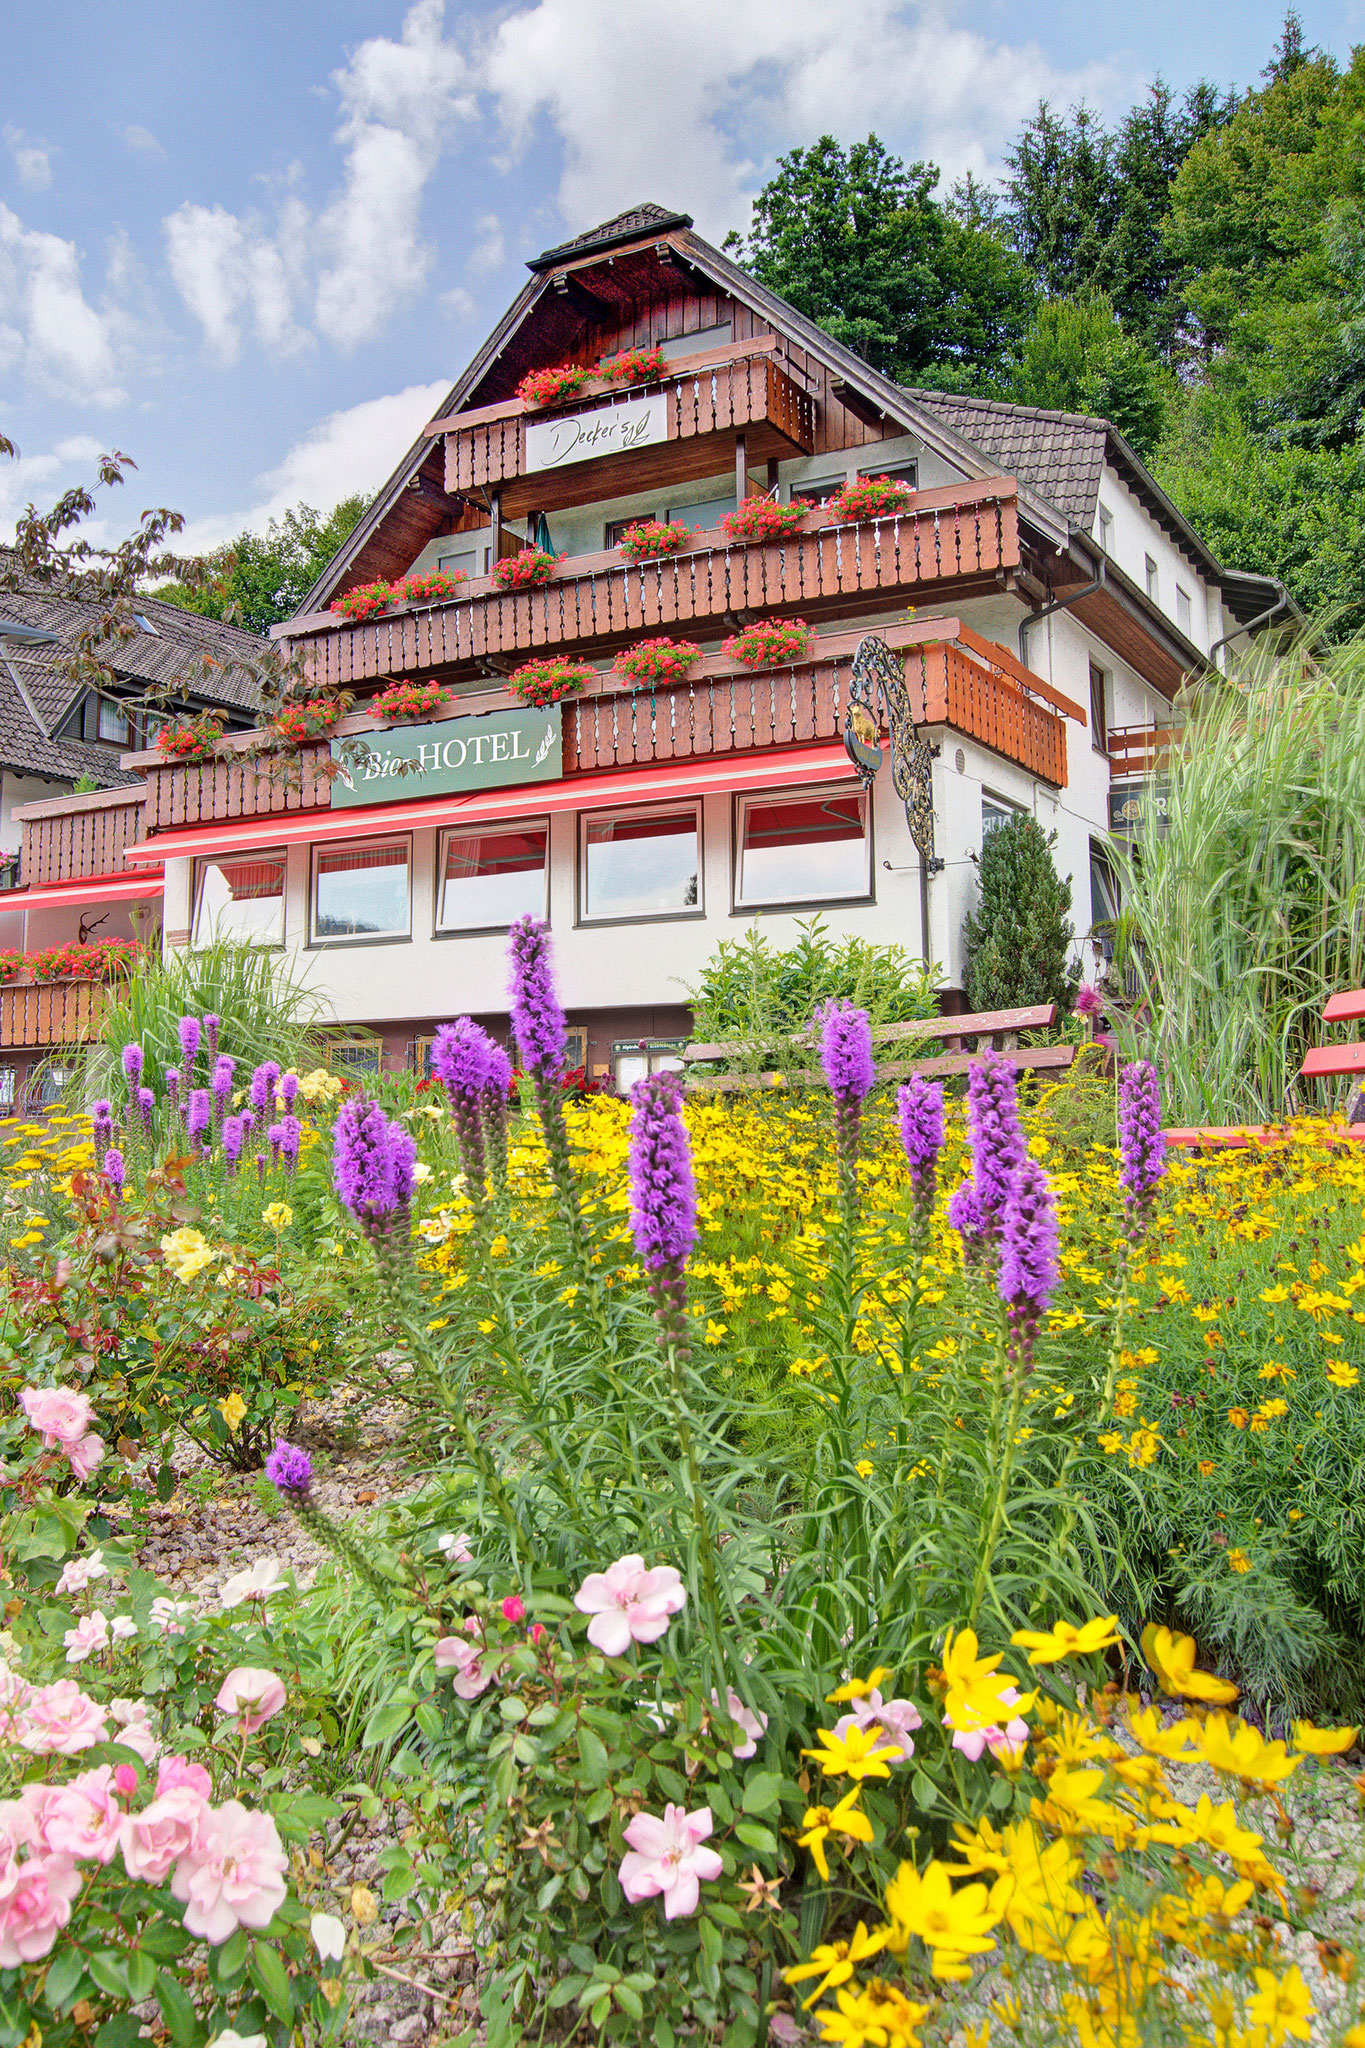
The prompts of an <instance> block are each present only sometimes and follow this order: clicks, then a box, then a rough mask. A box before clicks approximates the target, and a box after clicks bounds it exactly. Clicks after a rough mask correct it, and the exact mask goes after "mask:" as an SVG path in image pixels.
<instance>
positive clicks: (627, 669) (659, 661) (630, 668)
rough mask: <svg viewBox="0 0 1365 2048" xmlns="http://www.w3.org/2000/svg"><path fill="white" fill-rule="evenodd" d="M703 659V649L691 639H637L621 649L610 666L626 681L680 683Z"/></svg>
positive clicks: (613, 671) (615, 673) (614, 673)
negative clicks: (631, 644) (632, 644)
mask: <svg viewBox="0 0 1365 2048" xmlns="http://www.w3.org/2000/svg"><path fill="white" fill-rule="evenodd" d="M700 660H701V649H700V647H698V646H697V645H696V643H695V642H694V641H691V640H668V639H660V640H637V642H636V643H635V645H634V647H623V648H622V649H621V652H620V653H619V654H618V655H617V657H616V659H615V661H614V662H613V663H612V665H611V667H612V674H613V675H616V676H620V677H621V679H622V681H623V682H630V683H680V682H681V681H682V679H683V677H684V676H685V675H686V674H687V671H688V670H689V669H690V668H691V667H692V666H693V665H694V664H695V663H696V662H698V661H700Z"/></svg>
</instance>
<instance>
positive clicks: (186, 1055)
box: [179, 1017, 200, 1074]
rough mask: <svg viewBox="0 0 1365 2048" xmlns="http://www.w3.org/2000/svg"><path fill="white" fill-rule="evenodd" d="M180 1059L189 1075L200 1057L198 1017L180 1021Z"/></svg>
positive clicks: (185, 1018) (184, 1018) (183, 1018)
mask: <svg viewBox="0 0 1365 2048" xmlns="http://www.w3.org/2000/svg"><path fill="white" fill-rule="evenodd" d="M179 1029H180V1057H181V1059H182V1060H183V1061H184V1064H185V1072H186V1073H187V1074H188V1073H189V1072H190V1070H191V1068H192V1067H193V1065H194V1063H195V1061H196V1060H197V1059H198V1057H199V1038H200V1024H199V1019H198V1018H197V1017H182V1018H181V1019H180V1027H179Z"/></svg>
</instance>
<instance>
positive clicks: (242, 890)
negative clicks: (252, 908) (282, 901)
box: [214, 860, 284, 903]
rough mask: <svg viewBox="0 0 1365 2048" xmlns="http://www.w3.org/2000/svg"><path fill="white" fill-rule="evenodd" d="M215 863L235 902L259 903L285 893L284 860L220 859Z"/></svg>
mask: <svg viewBox="0 0 1365 2048" xmlns="http://www.w3.org/2000/svg"><path fill="white" fill-rule="evenodd" d="M214 865H215V867H216V868H217V869H218V872H219V874H220V875H221V876H222V878H223V880H224V882H225V883H226V884H227V889H228V894H229V896H230V897H231V898H232V901H233V902H234V903H259V902H262V901H264V900H266V899H268V898H269V897H271V896H283V894H284V862H283V861H282V860H240V861H239V860H220V861H215V863H214Z"/></svg>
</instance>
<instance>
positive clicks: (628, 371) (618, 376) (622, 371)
mask: <svg viewBox="0 0 1365 2048" xmlns="http://www.w3.org/2000/svg"><path fill="white" fill-rule="evenodd" d="M667 370H668V364H667V362H666V360H665V358H664V352H663V350H662V349H661V348H623V349H622V350H621V353H620V354H619V355H615V356H603V358H602V360H601V361H600V362H599V364H598V365H597V374H598V376H599V377H605V378H606V380H607V382H608V383H609V384H645V383H648V382H651V381H652V380H653V379H654V378H656V377H662V376H664V375H665V374H666V372H667Z"/></svg>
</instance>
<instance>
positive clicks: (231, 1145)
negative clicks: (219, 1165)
mask: <svg viewBox="0 0 1365 2048" xmlns="http://www.w3.org/2000/svg"><path fill="white" fill-rule="evenodd" d="M245 1135H246V1133H245V1130H244V1127H243V1124H242V1119H241V1118H240V1117H239V1116H225V1117H224V1118H223V1158H224V1159H225V1160H226V1162H227V1170H228V1178H229V1179H231V1178H232V1176H233V1175H234V1174H235V1173H236V1171H237V1167H238V1165H239V1163H240V1161H241V1157H242V1139H243V1138H244V1137H245Z"/></svg>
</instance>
